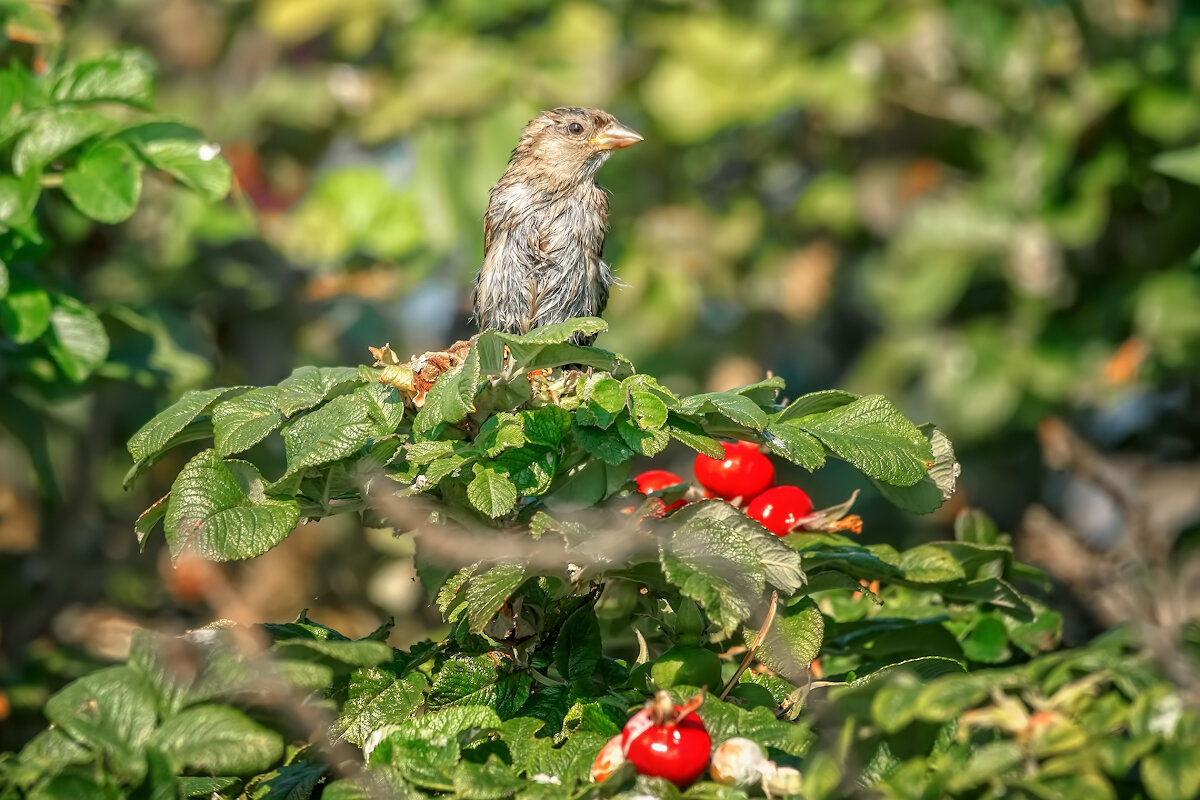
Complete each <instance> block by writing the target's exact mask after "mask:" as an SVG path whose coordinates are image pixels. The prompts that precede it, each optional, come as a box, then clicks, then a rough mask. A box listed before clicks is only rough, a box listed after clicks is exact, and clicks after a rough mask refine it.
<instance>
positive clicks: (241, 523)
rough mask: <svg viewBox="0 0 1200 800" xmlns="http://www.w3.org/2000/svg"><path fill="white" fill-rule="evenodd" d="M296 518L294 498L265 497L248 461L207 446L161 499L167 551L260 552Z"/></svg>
mask: <svg viewBox="0 0 1200 800" xmlns="http://www.w3.org/2000/svg"><path fill="white" fill-rule="evenodd" d="M299 521H300V507H299V505H298V504H297V503H296V502H295V501H294V500H287V501H284V500H271V499H269V498H267V497H266V496H265V494H264V492H263V481H262V476H261V475H260V474H259V472H258V470H257V469H256V468H255V467H254V465H253V464H249V463H246V462H245V461H223V460H222V459H221V457H220V456H218V455H217V454H216V452H215V451H213V450H205V451H203V452H201V453H198V454H197V455H196V456H195V457H194V458H192V460H191V461H189V462H188V463H187V464H186V465H184V467H183V469H182V470H181V471H180V473H179V476H178V477H177V478H176V479H175V483H174V485H172V486H171V497H170V499H169V500H168V501H167V516H166V522H165V527H166V534H167V545H168V546H169V547H170V550H171V555H172V557H174V558H178V557H179V556H180V555H181V554H182V553H184V552H195V553H197V554H198V555H201V556H204V557H205V558H208V559H211V560H213V561H228V560H231V559H241V558H253V557H254V556H257V555H262V554H263V553H265V552H266V551H268V550H270V549H271V548H272V547H274V546H275V545H277V544H279V543H280V542H281V541H283V539H284V538H285V537H286V536H287V535H288V534H289V533H291V532H292V528H294V527H296V523H297V522H299Z"/></svg>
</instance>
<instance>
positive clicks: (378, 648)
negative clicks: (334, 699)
mask: <svg viewBox="0 0 1200 800" xmlns="http://www.w3.org/2000/svg"><path fill="white" fill-rule="evenodd" d="M274 653H275V654H276V655H277V656H279V658H281V659H285V660H293V661H311V662H313V663H317V664H325V665H327V666H332V667H333V668H334V670H335V671H336V672H349V671H350V670H348V669H345V667H376V666H379V665H380V664H383V663H385V662H387V661H390V660H391V658H392V656H393V650H392V648H391V647H389V646H388V645H387V644H385V643H384V642H377V641H375V640H374V639H344V638H329V639H307V638H299V639H293V638H288V639H281V640H279V641H277V642H276V643H275V647H274Z"/></svg>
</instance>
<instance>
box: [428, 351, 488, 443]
mask: <svg viewBox="0 0 1200 800" xmlns="http://www.w3.org/2000/svg"><path fill="white" fill-rule="evenodd" d="M479 380H480V367H479V347H478V344H473V345H471V349H470V350H468V351H467V355H466V358H464V359H463V363H461V364H459V365H458V366H457V367H455V368H454V369H452V370H450V371H449V372H444V373H442V375H441V376H440V377H439V378H438V379H437V382H436V383H434V384H433V388H431V389H430V390H429V392H428V393H427V394H426V395H425V405H423V406H421V410H420V411H419V412H417V417H416V419H415V420H413V432H414V433H420V434H429V433H432V432H433V430H434V429H435V428H437V426H439V425H441V424H443V423H455V422H458V421H460V420H462V418H463V417H465V416H467V414H470V413H471V412H472V411H474V410H475V395H476V394H477V393H478V391H479Z"/></svg>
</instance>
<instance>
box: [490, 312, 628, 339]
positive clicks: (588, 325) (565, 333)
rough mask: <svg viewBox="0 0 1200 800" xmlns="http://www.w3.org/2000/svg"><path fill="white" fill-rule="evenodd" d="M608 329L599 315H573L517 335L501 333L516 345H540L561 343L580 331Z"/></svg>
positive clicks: (595, 332)
mask: <svg viewBox="0 0 1200 800" xmlns="http://www.w3.org/2000/svg"><path fill="white" fill-rule="evenodd" d="M606 330H608V323H607V322H605V321H604V320H602V319H600V318H599V317H575V318H573V319H569V320H567V321H566V322H559V323H556V324H554V325H543V326H542V327H540V328H534V329H533V330H531V331H530V332H529V333H526V334H523V335H521V336H517V335H514V334H501V336H502V337H503V338H504V340H505V341H507V342H510V344H511V343H516V344H518V345H541V344H561V343H563V342H569V341H570V340H571V337H572V336H574V335H575V334H576V333H582V334H584V335H586V336H591V335H592V334H600V333H604V332H605V331H606Z"/></svg>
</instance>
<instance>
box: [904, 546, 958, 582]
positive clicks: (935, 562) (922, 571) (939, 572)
mask: <svg viewBox="0 0 1200 800" xmlns="http://www.w3.org/2000/svg"><path fill="white" fill-rule="evenodd" d="M900 568H901V569H902V570H904V577H905V579H906V580H910V581H912V582H913V583H948V582H950V581H960V580H966V577H967V573H966V572H965V571H963V568H962V565H961V564H959V563H958V562H957V561H955V560H954V556H952V555H950V554H949V553H947V552H946V551H945V550H943V549H942V548H940V547H938V546H937V545H933V544H923V545H919V546H917V547H914V548H912V549H911V550H905V551H904V554H903V555H901V557H900Z"/></svg>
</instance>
